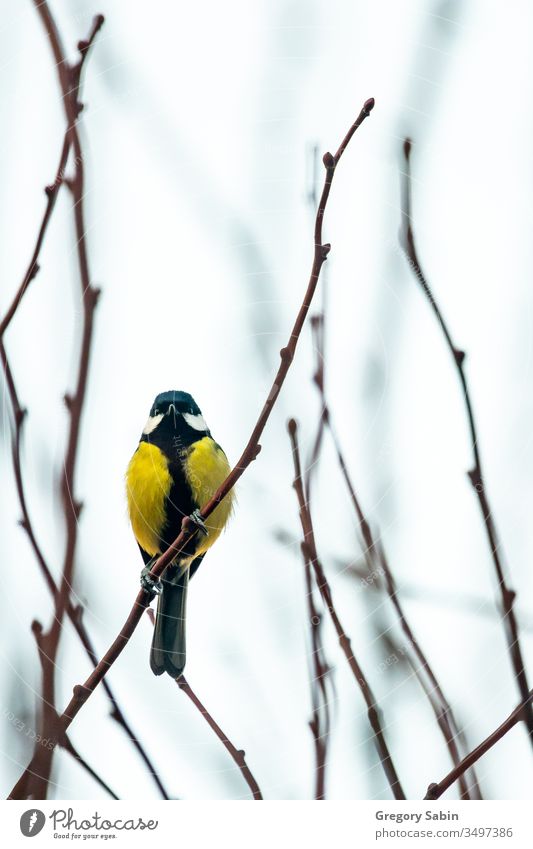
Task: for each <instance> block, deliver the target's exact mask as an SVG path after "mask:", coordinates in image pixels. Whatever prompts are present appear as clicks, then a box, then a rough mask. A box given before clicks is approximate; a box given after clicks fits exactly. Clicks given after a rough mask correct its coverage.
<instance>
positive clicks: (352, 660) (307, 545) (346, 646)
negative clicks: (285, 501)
mask: <svg viewBox="0 0 533 849" xmlns="http://www.w3.org/2000/svg"><path fill="white" fill-rule="evenodd" d="M288 431H289V435H290V439H291V446H292V456H293V461H294V482H293V487H294V490H295V492H296V496H297V498H298V506H299V514H300V523H301V526H302V533H303V542H302V554H303V557H304V558H305V560H307V561H308V562H309V563H310V565H311V566H312V568H313V572H314V574H315V578H316V582H317V586H318V589H319V591H320V594H321V596H322V598H323V600H324V604H325V606H326V610H327V611H328V613H329V615H330V617H331V620H332V622H333V626H334V628H335V631H336V632H337V636H338V638H339V644H340V647H341V649H342V651H343V652H344V655H345V657H346V660H347V661H348V665H349V667H350V670H351V672H352V674H353V676H354V678H355V680H356V682H357V686H358V687H359V689H360V690H361V693H362V696H363V698H364V700H365V703H366V706H367V715H368V720H369V722H370V725H371V728H372V730H373V732H374V741H375V744H376V748H377V751H378V755H379V759H380V761H381V765H382V767H383V771H384V772H385V775H386V777H387V781H388V782H389V785H390V788H391V791H392V794H393V796H394V798H395V799H405V794H404V792H403V789H402V786H401V784H400V780H399V778H398V775H397V773H396V769H395V766H394V763H393V761H392V758H391V755H390V752H389V749H388V746H387V743H386V741H385V735H384V733H383V728H382V725H381V719H380V711H379V708H378V705H377V702H376V699H375V696H374V694H373V692H372V690H371V688H370V685H369V683H368V680H367V678H366V676H365V674H364V673H363V670H362V668H361V666H360V665H359V663H358V661H357V659H356V657H355V655H354V653H353V650H352V646H351V642H350V639H349V638H348V637H347V636H346V632H345V630H344V628H343V626H342V624H341V621H340V619H339V616H338V614H337V611H336V609H335V606H334V604H333V596H332V593H331V588H330V586H329V582H328V580H327V578H326V575H325V573H324V569H323V567H322V564H321V562H320V560H319V558H318V554H317V550H316V543H315V534H314V529H313V521H312V517H311V513H310V511H309V505H308V503H307V501H306V499H305V492H304V487H303V481H302V469H301V462H300V451H299V447H298V427H297V424H296V422H295V420H294V419H291V420H290V421H289V423H288Z"/></svg>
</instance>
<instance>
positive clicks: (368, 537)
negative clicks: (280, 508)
mask: <svg viewBox="0 0 533 849" xmlns="http://www.w3.org/2000/svg"><path fill="white" fill-rule="evenodd" d="M313 330H314V336H313V341H314V346H313V347H314V350H315V355H316V369H315V374H314V383H315V385H316V387H317V389H318V392H319V395H320V407H321V420H322V422H323V425H324V427H325V428H327V429H328V431H329V434H330V436H331V440H332V442H333V447H334V450H335V454H336V456H337V462H338V464H339V468H340V471H341V474H342V477H343V480H344V483H345V485H346V488H347V490H348V494H349V497H350V501H351V503H352V506H353V508H354V511H355V515H356V517H357V522H358V525H359V530H360V533H361V536H362V538H363V545H364V547H363V553H364V557H365V560H366V562H367V566H368V569H369V571H370V573H371V574H372V575H373V576H374V579H375V581H376V583H379V582H380V581H379V579H380V576H383V577H384V578H385V582H384V584H385V589H386V592H387V594H388V596H389V598H390V600H391V602H392V604H393V607H394V610H395V612H396V614H397V616H398V620H399V622H400V627H401V629H402V631H403V633H404V634H405V636H406V638H407V642H408V645H409V646H410V648H411V651H412V652H413V653H414V655H415V657H416V660H417V661H418V663H419V664H420V666H421V669H422V670H423V671H424V673H425V675H426V678H427V680H426V678H425V677H424V676H423V675H421V674H420V670H419V669H417V666H416V664H413V663H412V664H411V667H412V669H413V671H414V672H415V675H416V677H417V679H418V680H419V682H420V684H421V686H422V688H423V690H424V692H425V694H426V697H427V699H428V701H429V703H430V705H431V707H432V709H433V712H434V714H435V718H436V720H437V723H438V726H439V728H440V730H441V732H442V734H443V736H444V739H445V742H446V746H447V748H448V751H449V752H450V756H451V759H452V763H453V764H454V765H455V766H457V765H458V764H459V763H460V761H461V754H460V752H459V748H458V743H457V741H458V740H459V739H460V736H461V732H460V731H459V727H458V725H457V723H456V721H455V717H454V714H453V711H452V708H451V706H450V703H449V702H448V700H447V699H446V697H445V695H444V692H443V690H442V688H441V686H440V684H439V682H438V680H437V677H436V675H435V673H434V672H433V669H432V667H431V666H430V663H429V661H428V659H427V656H426V654H425V653H424V651H423V650H422V648H421V646H420V644H419V643H418V641H417V640H416V638H415V636H414V633H413V630H412V628H411V626H410V625H409V622H408V620H407V617H406V615H405V612H404V609H403V606H402V604H401V602H400V599H399V597H398V590H397V587H396V583H395V581H394V577H393V575H392V571H391V569H390V566H389V564H388V561H387V558H386V555H385V551H384V549H383V546H382V544H381V542H380V540H379V539H378V540H376V539H375V538H374V535H373V532H372V529H371V527H370V524H369V522H368V520H367V518H366V516H365V514H364V511H363V508H362V506H361V502H360V501H359V498H358V497H357V494H356V491H355V487H354V485H353V482H352V479H351V477H350V473H349V471H348V466H347V463H346V460H345V457H344V452H343V451H342V448H341V444H340V441H339V439H338V437H337V434H336V431H335V428H334V426H333V421H332V417H331V411H330V408H329V405H328V402H327V398H326V389H325V374H324V373H325V368H324V346H323V337H322V333H323V331H322V330H321V328H320V326H319V325H318V324H315V325H313ZM315 453H316V452H315ZM313 457H314V455H313ZM307 500H309V496H308V497H307ZM460 783H461V798H464V799H470V793H469V790H468V784H467V782H466V779H465V778H464V777H461V782H460ZM470 783H471V786H472V787H473V790H474V794H475V795H476V796H477V795H478V794H479V789H478V783H477V779H476V777H475V775H474V774H473V775H472V779H471V782H470Z"/></svg>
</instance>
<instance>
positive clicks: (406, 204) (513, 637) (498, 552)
mask: <svg viewBox="0 0 533 849" xmlns="http://www.w3.org/2000/svg"><path fill="white" fill-rule="evenodd" d="M403 152H404V157H405V171H404V175H403V181H402V189H403V198H402V228H401V232H400V242H401V245H402V248H403V250H404V252H405V255H406V257H407V260H408V263H409V267H410V268H411V270H412V271H413V274H414V275H415V277H416V279H417V280H418V282H419V284H420V286H421V288H422V291H423V293H424V295H425V296H426V298H427V300H428V302H429V305H430V307H431V309H432V310H433V313H434V315H435V318H436V319H437V322H438V324H439V326H440V329H441V331H442V334H443V336H444V339H445V341H446V345H447V347H448V350H449V351H450V354H451V356H452V359H453V363H454V366H455V369H456V372H457V376H458V378H459V382H460V384H461V391H462V396H463V401H464V405H465V412H466V417H467V420H468V428H469V432H470V443H471V447H472V455H473V461H474V462H473V466H472V468H471V469H470V471H469V472H468V478H469V480H470V483H471V484H472V487H473V489H474V492H475V493H476V495H477V498H478V502H479V506H480V508H481V514H482V516H483V524H484V527H485V531H486V534H487V539H488V543H489V547H490V552H491V556H492V562H493V564H494V569H495V571H496V576H497V580H498V587H499V590H500V593H501V601H502V609H501V615H502V620H503V624H504V628H505V633H506V636H507V645H508V649H509V657H510V660H511V665H512V667H513V670H514V674H515V677H516V680H517V683H518V689H519V692H520V698H521V699H522V701H523V702H524V703H526V702H527V698H528V694H529V689H530V688H529V683H528V678H527V674H526V669H525V665H524V659H523V656H522V649H521V646H520V639H519V632H518V622H517V619H516V616H515V612H514V605H515V602H516V592H515V590H512V589H511V588H510V587H509V586H508V584H507V578H506V567H505V563H504V558H503V553H502V547H501V542H500V538H499V535H498V532H497V530H496V524H495V521H494V517H493V513H492V510H491V507H490V505H489V500H488V495H487V489H486V484H485V476H484V474H483V468H482V465H481V456H480V450H479V436H478V432H477V426H476V420H475V416H474V409H473V406H472V398H471V395H470V389H469V384H468V379H467V377H466V372H465V369H464V361H465V356H466V354H465V352H464V351H463V350H462V349H461V348H458V347H457V346H456V345H455V343H454V341H453V339H452V336H451V333H450V330H449V329H448V325H447V323H446V321H445V320H444V317H443V315H442V312H441V310H440V307H439V305H438V304H437V302H436V300H435V297H434V294H433V291H432V289H431V288H430V286H429V283H428V281H427V277H426V275H425V274H424V273H423V271H422V268H421V266H420V260H419V258H418V253H417V250H416V246H415V239H414V233H413V226H412V209H411V163H410V156H411V141H410V140H409V139H406V140H405V143H404V146H403ZM523 719H524V722H525V723H526V725H527V729H528V734H529V739H530V743H531V745H532V746H533V706H532V705H531V704H530V703H529V702H527V707H526V709H525V710H524V716H523Z"/></svg>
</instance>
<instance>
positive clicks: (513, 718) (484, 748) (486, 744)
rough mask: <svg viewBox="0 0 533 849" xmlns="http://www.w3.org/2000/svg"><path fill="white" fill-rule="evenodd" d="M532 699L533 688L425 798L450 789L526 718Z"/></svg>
mask: <svg viewBox="0 0 533 849" xmlns="http://www.w3.org/2000/svg"><path fill="white" fill-rule="evenodd" d="M532 700H533V690H531V692H530V693H529V694H528V696H527V698H526V699H524V701H523V702H521V703H520V704H519V705H518V707H516V708H515V709H514V711H513V712H512V713H511V714H509V716H508V717H507V719H506V720H505V721H504V722H502V724H501V725H499V726H498V728H497V729H496V730H495V731H493V732H492V734H489V736H488V737H486V738H485V740H483V742H482V743H480V744H479V746H476V748H475V749H473V751H471V752H470V754H468V755H467V756H466V758H463V760H462V761H461V763H460V764H459V765H458V766H457V767H455V769H452V770H451V772H449V773H448V775H447V776H446V777H445V778H443V779H442V781H439V782H438V784H430V785H429V787H428V789H427V793H426V795H425V796H424V799H439V798H440V797H441V796H442V794H443V793H444V792H445V791H446V790H447V789H448V787H451V785H452V784H453V783H454V782H455V781H457V779H458V778H459V776H461V775H462V774H463V773H464V772H466V770H467V769H469V768H470V767H471V766H472V764H475V763H476V761H478V760H479V759H480V758H481V757H482V756H483V755H484V754H486V752H488V751H489V749H491V748H492V747H493V746H494V745H495V744H496V743H497V742H498V741H499V740H501V739H502V737H504V736H505V735H506V734H507V732H508V731H510V730H511V728H513V727H514V726H515V725H516V724H517V723H518V722H521V721H522V720H523V719H524V714H525V712H526V711H527V709H528V707H529V706H530V705H531V702H532Z"/></svg>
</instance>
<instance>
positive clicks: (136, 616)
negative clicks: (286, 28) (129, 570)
mask: <svg viewBox="0 0 533 849" xmlns="http://www.w3.org/2000/svg"><path fill="white" fill-rule="evenodd" d="M373 107H374V100H373V99H372V98H371V99H370V100H367V101H366V103H365V104H364V105H363V108H362V110H361V112H360V113H359V116H358V118H357V120H356V121H355V123H354V124H353V125H352V126H351V127H350V130H349V131H348V133H347V134H346V136H345V138H344V140H343V142H342V144H341V146H340V147H339V149H338V151H337V153H336V154H335V156H332V154H331V153H326V154H325V155H324V158H323V161H324V165H325V168H326V178H325V181H324V187H323V190H322V195H321V198H320V202H319V205H318V210H317V215H316V221H315V233H314V236H315V238H314V242H315V249H314V257H313V264H312V268H311V276H310V279H309V283H308V285H307V289H306V292H305V295H304V300H303V302H302V305H301V307H300V310H299V312H298V315H297V317H296V321H295V323H294V326H293V329H292V331H291V335H290V338H289V342H288V344H287V346H286V347H285V348H282V350H281V352H280V356H281V363H280V366H279V368H278V371H277V373H276V376H275V378H274V382H273V384H272V387H271V389H270V392H269V394H268V397H267V400H266V403H265V405H264V407H263V409H262V411H261V413H260V415H259V418H258V420H257V422H256V424H255V427H254V429H253V431H252V434H251V436H250V439H249V440H248V443H247V445H246V447H245V449H244V451H243V453H242V455H241V458H240V460H239V461H238V463H237V465H236V466H234V468H233V469H232V471H231V472H230V474H229V475H228V477H227V478H226V480H225V481H224V482H223V483H222V485H221V486H220V487H219V488H218V490H217V491H216V492H215V494H214V495H213V497H212V498H211V500H210V501H209V502H208V503H207V504H206V505H205V506H204V507H203V508H202V511H201V516H202V518H203V519H204V520H205V519H207V518H208V517H209V516H210V515H211V513H212V512H213V510H214V509H215V508H216V507H217V505H218V504H219V503H220V501H222V499H223V498H224V497H225V496H226V495H227V494H228V492H229V491H230V490H231V489H232V488H233V486H234V485H235V484H236V482H237V481H238V479H239V478H240V477H241V475H242V474H243V473H244V471H245V470H246V469H247V468H248V466H249V465H250V464H251V463H252V462H253V461H254V460H255V458H256V457H257V455H258V453H259V451H260V443H259V440H260V438H261V435H262V433H263V431H264V429H265V426H266V424H267V422H268V419H269V418H270V415H271V413H272V409H273V407H274V404H275V402H276V400H277V398H278V396H279V393H280V390H281V387H282V386H283V383H284V381H285V378H286V376H287V374H288V371H289V369H290V366H291V362H292V360H293V357H294V353H295V350H296V346H297V344H298V340H299V338H300V333H301V330H302V327H303V324H304V322H305V319H306V317H307V313H308V311H309V307H310V305H311V301H312V298H313V295H314V293H315V290H316V287H317V284H318V279H319V276H320V270H321V268H322V265H323V264H324V261H325V259H326V257H327V255H328V253H329V250H330V246H329V245H323V244H322V222H323V218H324V212H325V209H326V206H327V200H328V197H329V193H330V189H331V183H332V180H333V176H334V173H335V169H336V167H337V165H338V162H339V160H340V158H341V156H342V153H343V152H344V150H345V148H346V146H347V144H348V143H349V141H350V139H351V138H352V136H353V134H354V133H355V131H356V130H357V129H358V127H359V126H360V125H361V124H362V123H363V121H364V120H365V118H367V117H368V115H369V114H370V112H371V110H372V109H373ZM193 534H194V526H193V525H192V522H191V520H190V518H189V517H188V516H186V517H185V518H184V519H183V522H182V526H181V531H180V533H179V535H178V536H177V538H176V539H175V540H174V542H173V543H172V545H171V546H170V547H169V548H168V549H167V550H166V551H165V552H164V553H163V554H162V555H161V556H160V557H159V558H158V559H157V560H156V562H155V563H154V565H153V566H152V569H151V571H150V575H151V577H152V579H153V580H157V579H159V578H160V577H161V575H162V574H163V573H164V571H165V569H166V568H167V566H168V565H169V564H170V563H171V562H172V561H173V560H174V559H175V558H176V556H177V555H179V554H180V552H181V551H182V549H183V548H184V547H185V545H186V544H187V542H188V540H189V539H190V538H191V537H192V536H193ZM150 601H151V596H150V593H148V592H147V591H145V590H144V589H141V590H139V592H138V593H137V597H136V599H135V602H134V604H133V607H132V609H131V611H130V613H129V615H128V617H127V619H126V622H125V623H124V625H123V627H122V628H121V631H120V633H119V634H118V636H117V637H116V638H115V640H114V641H113V643H112V644H111V646H110V647H109V649H108V650H107V652H106V653H105V654H104V656H103V658H102V659H101V660H100V662H99V663H98V665H97V666H96V668H95V669H94V670H93V672H92V673H91V674H90V675H89V677H88V678H87V680H86V681H85V683H84V684H83V685H81V684H78V685H76V686H75V687H74V690H73V696H72V698H71V700H70V702H69V704H68V705H67V707H66V709H65V711H64V713H63V714H62V716H61V717H60V720H59V723H60V728H61V729H62V730H63V731H64V730H66V729H67V728H68V727H69V726H70V725H71V723H72V721H73V720H74V718H75V717H76V715H77V714H78V713H79V711H80V710H81V708H82V707H83V705H84V704H85V703H86V702H87V700H88V698H89V697H90V695H91V693H93V692H94V690H95V689H96V687H97V686H98V684H99V683H100V682H101V681H102V679H103V678H104V677H105V675H106V674H107V672H108V671H109V668H110V667H111V666H112V664H113V663H114V662H115V661H116V659H117V658H118V657H119V656H120V654H121V653H122V651H123V650H124V648H125V646H126V645H127V643H128V641H129V639H130V637H131V635H132V634H133V632H134V631H135V628H136V627H137V625H138V624H139V621H140V619H141V617H142V614H143V612H144V611H145V610H146V608H147V607H148V605H149V604H150ZM32 768H33V762H31V763H30V765H29V767H28V768H27V769H26V770H25V772H24V773H23V774H22V776H21V777H20V779H19V780H18V781H17V783H16V784H15V786H14V787H13V789H12V791H11V794H10V798H20V796H19V795H18V794H19V793H20V790H21V788H23V787H24V786H25V782H26V774H27V771H28V769H32Z"/></svg>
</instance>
